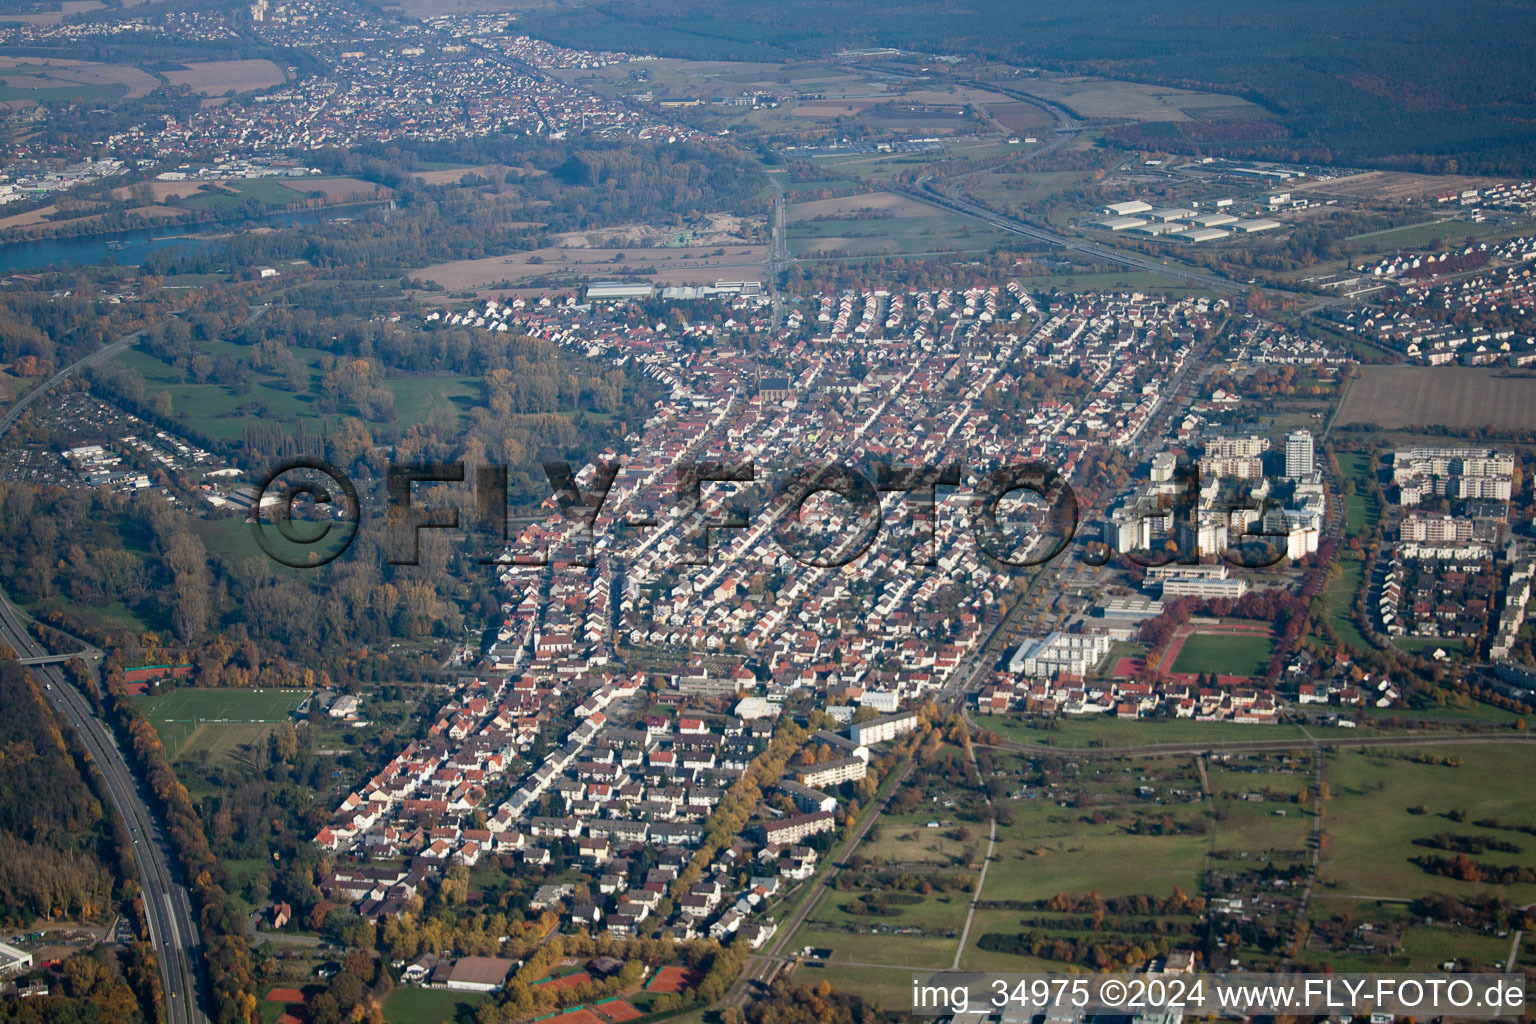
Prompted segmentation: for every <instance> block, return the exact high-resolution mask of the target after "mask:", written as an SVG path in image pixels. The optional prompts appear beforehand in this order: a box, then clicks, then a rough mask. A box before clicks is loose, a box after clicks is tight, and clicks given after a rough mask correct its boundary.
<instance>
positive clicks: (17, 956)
mask: <svg viewBox="0 0 1536 1024" xmlns="http://www.w3.org/2000/svg"><path fill="white" fill-rule="evenodd" d="M31 969H32V954H31V953H28V952H27V951H26V950H24V949H17V948H16V947H15V946H7V945H6V944H5V943H3V942H0V978H5V977H9V976H10V975H12V974H25V973H27V972H28V971H30V970H31Z"/></svg>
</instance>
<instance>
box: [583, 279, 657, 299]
mask: <svg viewBox="0 0 1536 1024" xmlns="http://www.w3.org/2000/svg"><path fill="white" fill-rule="evenodd" d="M655 291H656V288H655V286H654V285H649V284H624V283H623V282H621V281H593V282H592V283H591V284H589V285H587V301H588V302H601V301H610V302H611V301H618V300H620V299H648V298H650V297H651V296H652V295H653V294H654V293H655Z"/></svg>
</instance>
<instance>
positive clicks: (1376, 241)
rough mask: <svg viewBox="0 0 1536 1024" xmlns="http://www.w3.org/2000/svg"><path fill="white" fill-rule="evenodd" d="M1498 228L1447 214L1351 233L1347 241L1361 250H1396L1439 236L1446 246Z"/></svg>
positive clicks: (1431, 241) (1423, 243)
mask: <svg viewBox="0 0 1536 1024" xmlns="http://www.w3.org/2000/svg"><path fill="white" fill-rule="evenodd" d="M1497 230H1498V227H1497V225H1495V224H1491V223H1483V224H1474V223H1472V222H1471V221H1466V220H1456V219H1455V218H1454V217H1446V218H1443V219H1440V220H1431V221H1425V222H1423V223H1421V224H1407V225H1404V226H1403V227H1400V228H1390V229H1388V230H1386V231H1372V232H1370V233H1369V234H1364V235H1351V236H1350V237H1349V238H1348V239H1347V241H1349V242H1352V243H1354V246H1355V248H1357V249H1360V250H1361V251H1370V252H1394V251H1396V250H1398V249H1421V248H1424V247H1426V246H1428V245H1430V244H1431V243H1433V242H1435V241H1436V240H1437V239H1438V240H1439V241H1440V243H1441V244H1443V245H1456V244H1458V243H1460V242H1461V240H1462V239H1464V238H1467V237H1472V238H1477V237H1479V236H1481V235H1486V234H1491V233H1493V232H1494V231H1497Z"/></svg>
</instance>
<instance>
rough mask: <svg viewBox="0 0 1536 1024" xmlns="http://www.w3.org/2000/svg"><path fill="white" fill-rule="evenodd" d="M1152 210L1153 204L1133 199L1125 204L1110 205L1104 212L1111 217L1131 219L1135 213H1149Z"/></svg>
mask: <svg viewBox="0 0 1536 1024" xmlns="http://www.w3.org/2000/svg"><path fill="white" fill-rule="evenodd" d="M1151 209H1152V204H1151V203H1144V202H1142V201H1141V200H1140V199H1132V200H1131V201H1129V202H1125V203H1110V204H1109V205H1108V206H1106V207H1104V212H1105V213H1107V214H1109V215H1110V216H1111V217H1129V216H1130V215H1131V214H1133V213H1147V212H1148V211H1150V210H1151Z"/></svg>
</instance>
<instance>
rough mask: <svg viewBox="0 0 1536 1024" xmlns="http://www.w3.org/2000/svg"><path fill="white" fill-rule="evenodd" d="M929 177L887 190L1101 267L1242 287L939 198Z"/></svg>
mask: <svg viewBox="0 0 1536 1024" xmlns="http://www.w3.org/2000/svg"><path fill="white" fill-rule="evenodd" d="M929 177H930V176H928V175H925V176H923V177H922V178H919V179H918V181H917V187H916V188H901V187H899V186H897V185H895V184H894V183H893V184H892V185H891V186H890V190H891V191H892V192H900V193H901V194H902V195H904V196H906V197H907V198H908V199H914V200H916V201H917V202H919V203H926V204H928V205H929V206H936V207H938V208H939V209H941V210H949V211H951V212H954V213H963V214H966V215H967V216H970V217H975V218H976V219H977V220H980V221H982V222H984V223H986V224H990V225H991V226H992V227H994V228H997V229H998V230H999V231H1008V232H1012V233H1013V234H1016V235H1023V236H1024V237H1025V238H1033V239H1034V240H1036V241H1038V242H1048V243H1050V244H1051V245H1056V246H1060V247H1061V248H1063V249H1068V250H1070V251H1072V252H1075V253H1080V254H1082V255H1084V256H1091V257H1092V258H1094V259H1096V260H1100V261H1102V262H1105V263H1118V264H1120V265H1121V266H1124V267H1130V268H1131V269H1133V270H1144V271H1147V272H1148V273H1155V274H1162V275H1163V276H1165V277H1173V278H1177V279H1179V280H1181V281H1186V282H1188V283H1189V284H1193V285H1198V286H1200V287H1202V288H1209V289H1211V290H1212V291H1215V292H1234V291H1238V290H1240V289H1241V288H1242V287H1243V286H1242V285H1239V284H1238V283H1237V282H1235V281H1229V280H1227V279H1226V278H1224V277H1217V276H1216V275H1215V274H1210V273H1203V272H1201V271H1198V270H1190V269H1188V268H1187V267H1181V266H1177V265H1174V264H1170V263H1164V262H1162V261H1161V260H1155V259H1152V258H1151V257H1149V256H1139V255H1137V254H1135V253H1131V252H1122V251H1121V250H1119V249H1112V248H1110V247H1109V246H1107V245H1099V244H1098V243H1097V242H1089V241H1085V240H1083V239H1080V238H1072V237H1070V236H1068V235H1063V234H1058V233H1057V232H1055V231H1047V230H1046V229H1044V228H1037V227H1035V226H1034V225H1033V224H1026V223H1024V222H1023V221H1020V220H1015V219H1014V218H1012V217H1008V216H1005V215H1003V214H1001V213H998V212H997V211H996V210H990V209H988V208H987V207H985V206H982V205H981V204H980V203H975V202H972V201H970V200H969V199H957V198H956V197H954V196H953V195H939V194H937V193H934V192H932V191H930V190H929V189H928V188H927V182H928V179H929Z"/></svg>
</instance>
